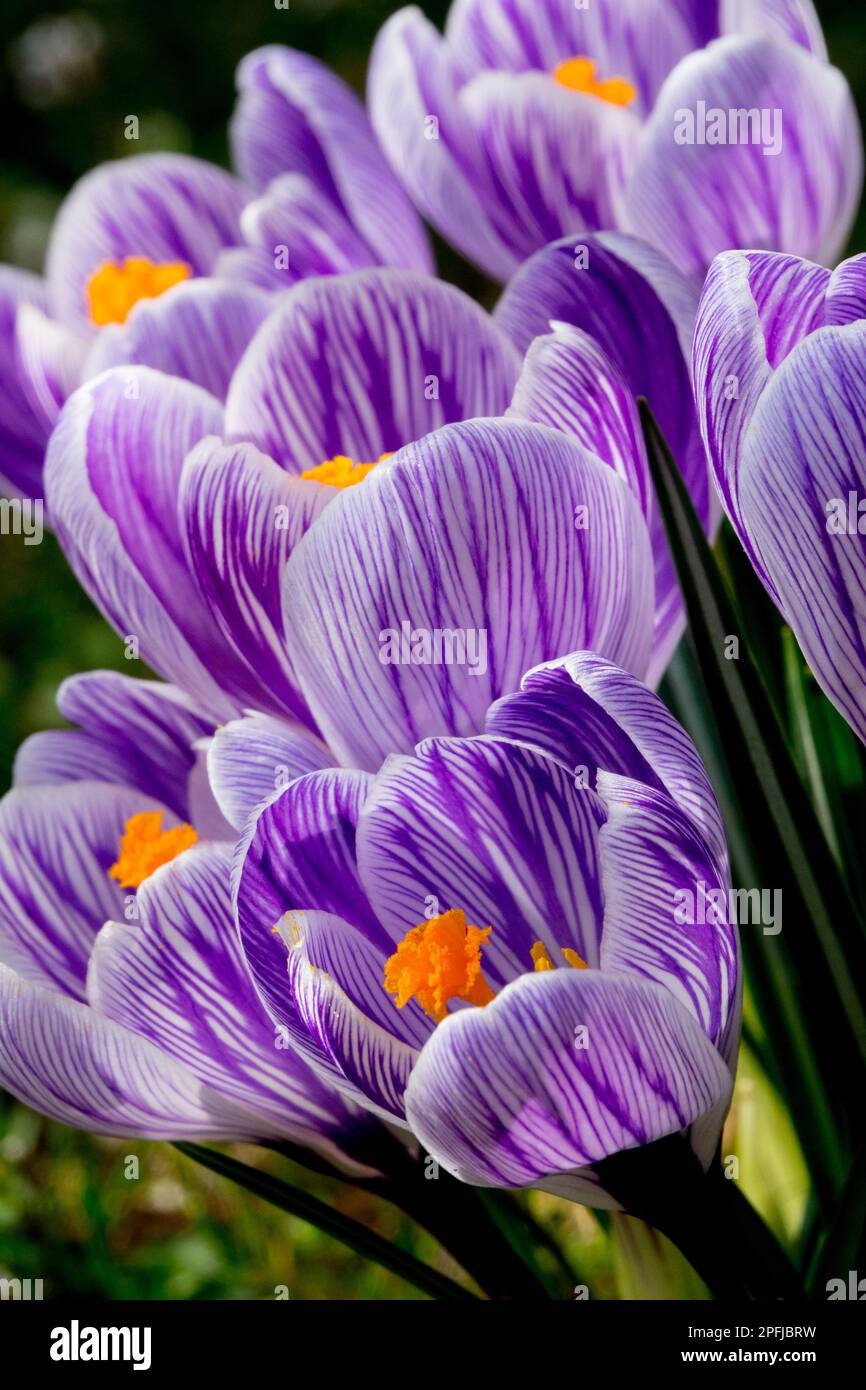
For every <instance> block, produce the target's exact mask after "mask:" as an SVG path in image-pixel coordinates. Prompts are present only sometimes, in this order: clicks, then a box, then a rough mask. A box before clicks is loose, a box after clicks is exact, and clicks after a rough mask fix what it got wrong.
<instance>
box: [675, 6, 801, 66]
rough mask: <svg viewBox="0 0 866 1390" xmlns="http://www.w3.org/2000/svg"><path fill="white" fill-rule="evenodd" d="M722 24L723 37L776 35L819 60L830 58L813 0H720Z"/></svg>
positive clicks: (720, 19) (720, 20)
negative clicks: (806, 50) (728, 35)
mask: <svg viewBox="0 0 866 1390" xmlns="http://www.w3.org/2000/svg"><path fill="white" fill-rule="evenodd" d="M699 3H700V0H699ZM719 23H720V28H721V32H722V33H723V34H775V35H776V37H777V38H783V39H792V40H793V42H794V43H798V44H800V45H801V47H803V48H805V49H808V51H809V52H810V53H814V54H815V55H816V57H818V58H826V57H827V44H826V42H825V39H824V34H823V31H822V29H821V21H820V20H819V18H818V15H817V13H816V11H815V6H814V5H813V4H812V0H720V4H719Z"/></svg>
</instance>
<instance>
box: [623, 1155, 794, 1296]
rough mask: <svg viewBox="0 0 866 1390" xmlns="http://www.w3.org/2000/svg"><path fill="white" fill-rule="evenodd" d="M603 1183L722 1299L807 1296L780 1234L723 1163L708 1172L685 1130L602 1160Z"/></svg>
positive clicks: (627, 1209) (626, 1208)
mask: <svg viewBox="0 0 866 1390" xmlns="http://www.w3.org/2000/svg"><path fill="white" fill-rule="evenodd" d="M596 1167H597V1169H598V1173H599V1177H600V1180H601V1182H602V1185H603V1186H604V1187H605V1188H606V1189H607V1191H608V1192H610V1193H611V1194H612V1196H614V1197H616V1199H617V1201H619V1202H620V1203H621V1204H622V1206H623V1207H624V1208H625V1210H626V1211H627V1212H630V1213H631V1215H632V1216H640V1217H642V1218H643V1220H644V1221H648V1222H649V1223H650V1225H651V1226H655V1228H656V1230H659V1231H661V1232H662V1233H663V1234H664V1235H666V1236H667V1237H668V1239H669V1240H672V1241H673V1243H674V1245H676V1246H677V1248H678V1249H679V1250H680V1251H681V1252H682V1254H683V1255H685V1257H686V1259H687V1260H688V1261H689V1263H690V1264H691V1265H692V1266H693V1268H694V1269H695V1270H696V1271H697V1273H698V1274H699V1275H700V1276H701V1278H702V1279H703V1280H704V1282H705V1283H706V1284H707V1286H708V1287H709V1289H710V1290H711V1291H712V1293H713V1295H714V1297H715V1298H717V1299H721V1300H725V1301H731V1300H734V1301H737V1300H740V1301H742V1300H749V1301H758V1302H766V1301H774V1300H776V1299H803V1298H804V1297H805V1293H804V1290H803V1286H802V1283H801V1282H800V1279H799V1276H798V1275H797V1272H796V1271H795V1269H794V1267H793V1265H792V1264H791V1262H790V1260H789V1259H788V1257H787V1255H786V1254H785V1253H784V1251H783V1250H782V1248H781V1246H780V1245H779V1244H778V1242H777V1241H776V1238H775V1236H774V1235H773V1234H772V1232H771V1231H770V1230H769V1229H768V1227H767V1226H766V1225H765V1224H764V1222H763V1221H762V1220H761V1217H760V1216H759V1215H758V1213H757V1212H756V1211H755V1209H754V1207H753V1206H751V1204H750V1203H749V1202H748V1201H747V1200H746V1198H745V1197H744V1196H743V1194H742V1192H741V1191H740V1190H739V1188H738V1186H737V1183H736V1182H735V1181H734V1180H728V1179H726V1178H725V1177H724V1175H723V1174H722V1170H721V1168H720V1167H719V1166H718V1165H715V1166H714V1168H713V1169H711V1171H710V1172H709V1173H707V1174H705V1173H704V1171H703V1169H702V1168H701V1165H700V1163H699V1162H698V1159H697V1158H696V1156H695V1154H694V1152H693V1151H692V1149H691V1148H690V1147H689V1145H688V1143H687V1141H686V1140H685V1139H684V1138H683V1137H682V1135H679V1134H675V1135H669V1136H668V1137H667V1138H666V1139H660V1140H658V1141H657V1142H656V1143H654V1144H647V1145H645V1146H643V1147H641V1148H639V1149H627V1150H625V1151H624V1152H623V1153H619V1154H614V1155H613V1157H612V1158H607V1159H604V1160H603V1162H602V1163H599V1164H597V1165H596Z"/></svg>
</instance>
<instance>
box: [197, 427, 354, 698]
mask: <svg viewBox="0 0 866 1390" xmlns="http://www.w3.org/2000/svg"><path fill="white" fill-rule="evenodd" d="M332 497H333V490H332V489H331V488H325V487H322V486H321V484H319V483H316V482H312V481H305V480H304V479H301V478H290V477H288V476H287V474H286V473H285V472H284V470H283V469H281V468H279V467H278V466H277V464H276V463H274V462H273V460H272V459H270V458H266V457H265V455H264V454H261V453H259V451H258V450H257V449H255V448H253V447H252V446H251V445H248V444H242V445H233V446H224V445H223V444H221V442H220V441H219V440H218V439H213V438H209V439H204V440H202V441H201V443H200V444H198V445H197V446H196V447H195V448H194V449H193V450H192V452H191V453H190V454H189V455H188V456H187V458H186V460H185V462H184V465H183V472H182V474H181V478H180V488H179V494H178V496H177V498H176V508H177V513H178V516H179V518H180V529H181V537H182V544H183V552H184V564H185V568H186V572H187V574H188V575H189V576H194V580H195V584H196V588H197V602H198V605H200V607H201V609H202V612H203V614H205V615H206V627H205V629H204V631H203V632H201V633H195V635H194V640H195V642H196V646H197V649H198V650H199V651H200V652H201V654H202V658H203V659H204V656H205V652H206V650H207V648H206V646H205V645H204V644H205V642H206V641H207V642H209V643H210V645H211V646H214V645H217V649H219V646H222V647H223V648H224V649H225V651H226V653H230V659H229V660H227V659H226V658H225V657H223V658H221V659H219V658H218V659H217V667H216V669H217V670H218V671H219V675H220V681H221V684H222V686H223V688H224V689H225V690H226V692H227V693H229V694H231V695H232V696H233V697H234V698H235V699H236V700H237V702H238V703H239V704H241V705H253V706H254V707H256V708H257V709H260V710H263V711H266V712H268V713H272V714H281V715H288V716H289V717H290V718H291V719H294V720H300V721H302V722H303V723H306V724H309V723H310V722H311V721H310V715H309V713H308V711H307V707H306V704H305V702H304V700H303V698H302V697H301V696H300V694H299V693H298V688H297V680H296V678H295V675H294V671H293V669H292V662H291V655H290V652H289V651H287V648H286V642H285V636H284V632H283V619H282V613H281V594H280V579H281V575H282V572H283V570H284V567H285V564H286V560H287V559H288V557H289V556H290V555H291V553H292V550H293V549H294V547H295V546H296V545H297V543H298V541H299V540H300V539H301V537H302V536H303V535H304V533H305V531H306V530H307V529H308V528H309V527H310V526H311V525H312V524H313V522H314V521H315V520H316V518H317V516H319V515H320V513H321V511H322V509H323V508H324V507H326V506H327V505H328V503H329V502H330V501H331V498H332ZM177 621H178V622H179V623H180V622H182V621H183V619H182V615H181V614H180V613H179V612H178V613H177ZM186 627H187V630H189V628H190V627H191V624H189V622H188V620H187V623H186Z"/></svg>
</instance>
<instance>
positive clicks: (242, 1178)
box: [174, 1143, 475, 1302]
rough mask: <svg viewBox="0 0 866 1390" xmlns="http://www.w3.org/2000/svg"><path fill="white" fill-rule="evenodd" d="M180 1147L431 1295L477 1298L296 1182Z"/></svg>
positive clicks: (194, 1148)
mask: <svg viewBox="0 0 866 1390" xmlns="http://www.w3.org/2000/svg"><path fill="white" fill-rule="evenodd" d="M174 1147H175V1148H176V1149H179V1150H180V1152H181V1153H182V1154H185V1155H186V1156H187V1158H191V1159H193V1160H194V1161H195V1162H196V1163H200V1164H201V1165H202V1167H203V1168H209V1169H210V1170H211V1172H213V1173H219V1175H220V1176H221V1177H224V1178H230V1179H231V1180H232V1182H236V1183H237V1184H238V1185H239V1186H240V1187H243V1188H246V1190H247V1191H248V1192H254V1193H255V1195H256V1196H257V1197H262V1198H264V1200H265V1201H266V1202H271V1203H272V1204H273V1205H274V1206H276V1207H279V1208H280V1209H281V1210H282V1211H287V1212H289V1213H290V1214H291V1215H292V1216H298V1217H300V1218H301V1220H303V1221H308V1222H310V1224H311V1225H313V1226H316V1227H318V1229H319V1230H320V1231H324V1232H325V1233H326V1234H327V1235H330V1236H333V1237H334V1239H336V1240H339V1241H341V1242H342V1244H343V1245H348V1247H349V1249H350V1250H354V1251H355V1252H356V1253H357V1254H359V1255H363V1256H364V1257H365V1258H366V1259H369V1260H374V1261H375V1262H376V1263H377V1264H380V1265H381V1266H382V1268H383V1269H387V1270H390V1272H391V1273H392V1274H396V1275H398V1276H399V1277H400V1278H402V1279H406V1280H407V1281H408V1282H409V1283H410V1284H414V1286H415V1287H416V1288H417V1289H420V1290H421V1291H422V1292H423V1293H426V1294H429V1295H430V1296H431V1298H437V1299H443V1300H447V1301H452V1302H453V1301H456V1302H466V1301H467V1300H469V1301H470V1302H473V1301H475V1295H474V1294H472V1293H470V1292H469V1290H468V1289H464V1288H461V1286H460V1285H459V1284H456V1283H455V1282H454V1280H453V1279H449V1278H448V1277H447V1276H446V1275H444V1274H439V1273H437V1271H436V1270H434V1269H431V1268H430V1267H429V1265H426V1264H423V1263H422V1262H421V1260H417V1259H416V1258H415V1256H414V1255H410V1254H409V1253H408V1251H406V1250H401V1249H400V1248H399V1247H398V1246H396V1245H392V1244H391V1242H390V1241H387V1240H385V1239H383V1237H382V1236H380V1235H377V1234H376V1232H375V1231H371V1230H370V1229H369V1228H368V1227H367V1226H362V1225H361V1223H360V1222H359V1221H353V1220H352V1218H351V1217H348V1216H343V1215H342V1213H341V1212H338V1211H335V1210H334V1209H333V1208H332V1207H329V1206H328V1205H327V1203H325V1202H321V1201H319V1199H318V1197H313V1196H311V1195H310V1194H309V1193H307V1192H302V1191H300V1189H298V1188H296V1187H291V1186H290V1185H289V1184H288V1183H286V1182H283V1181H282V1179H280V1178H274V1177H271V1176H270V1174H268V1173H262V1172H261V1171H260V1170H259V1169H258V1168H251V1167H250V1165H249V1164H247V1163H240V1162H239V1161H238V1160H237V1159H235V1158H231V1157H229V1155H228V1154H223V1153H219V1152H218V1151H217V1150H216V1149H209V1148H204V1147H202V1145H201V1144H187V1143H178V1144H175V1146H174Z"/></svg>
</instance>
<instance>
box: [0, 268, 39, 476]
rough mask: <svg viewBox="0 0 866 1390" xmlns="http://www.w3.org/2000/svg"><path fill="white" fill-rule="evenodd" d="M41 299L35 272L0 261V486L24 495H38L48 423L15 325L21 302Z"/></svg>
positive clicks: (34, 302)
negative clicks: (35, 397)
mask: <svg viewBox="0 0 866 1390" xmlns="http://www.w3.org/2000/svg"><path fill="white" fill-rule="evenodd" d="M44 302H45V290H44V287H43V284H42V281H41V280H40V279H39V277H38V276H36V275H30V274H29V273H28V272H27V271H24V270H17V269H14V268H13V267H12V266H0V489H2V490H3V491H4V492H8V493H12V494H13V495H14V494H16V493H19V492H20V493H22V494H24V496H27V497H40V496H41V495H42V455H43V453H44V450H45V442H46V440H47V438H48V429H47V427H46V423H45V419H44V416H43V415H42V413H41V412H38V411H37V410H35V409H34V405H33V401H32V399H31V394H30V391H29V389H28V384H27V381H26V378H25V376H24V374H23V372H22V367H21V362H20V358H19V352H18V340H17V326H16V325H17V322H18V316H19V312H20V310H21V308H22V307H25V306H32V307H33V309H34V311H39V312H41V310H42V306H43V304H44Z"/></svg>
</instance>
